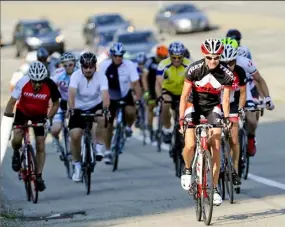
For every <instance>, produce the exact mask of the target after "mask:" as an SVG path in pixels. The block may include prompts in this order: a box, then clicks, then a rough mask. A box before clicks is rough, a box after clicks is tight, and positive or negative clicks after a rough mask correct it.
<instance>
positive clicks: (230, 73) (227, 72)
mask: <svg viewBox="0 0 285 227" xmlns="http://www.w3.org/2000/svg"><path fill="white" fill-rule="evenodd" d="M220 68H221V69H222V70H223V71H224V72H225V73H226V74H227V75H228V76H230V77H231V79H232V80H233V79H234V74H233V73H232V72H231V71H230V70H229V69H228V68H226V67H225V66H223V65H222V64H220Z"/></svg>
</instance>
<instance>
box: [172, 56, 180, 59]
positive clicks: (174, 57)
mask: <svg viewBox="0 0 285 227" xmlns="http://www.w3.org/2000/svg"><path fill="white" fill-rule="evenodd" d="M182 58H183V56H171V59H173V60H181V59H182Z"/></svg>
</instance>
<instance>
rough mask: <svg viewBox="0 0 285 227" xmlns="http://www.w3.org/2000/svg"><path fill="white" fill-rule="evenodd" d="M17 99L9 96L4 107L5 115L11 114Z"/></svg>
mask: <svg viewBox="0 0 285 227" xmlns="http://www.w3.org/2000/svg"><path fill="white" fill-rule="evenodd" d="M17 100H18V99H16V98H14V97H13V96H11V98H10V99H9V101H8V103H7V105H6V109H5V113H6V114H13V110H14V107H15V105H16V102H17Z"/></svg>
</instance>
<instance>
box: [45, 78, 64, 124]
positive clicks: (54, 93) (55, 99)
mask: <svg viewBox="0 0 285 227" xmlns="http://www.w3.org/2000/svg"><path fill="white" fill-rule="evenodd" d="M48 86H49V88H50V92H51V101H52V106H51V108H50V109H49V112H48V115H47V117H48V118H49V119H52V118H53V117H54V115H55V114H56V113H57V110H58V108H59V99H60V98H61V95H60V92H59V90H58V88H57V85H56V84H55V82H54V81H53V80H51V79H49V80H48Z"/></svg>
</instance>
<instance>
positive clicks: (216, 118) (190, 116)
mask: <svg viewBox="0 0 285 227" xmlns="http://www.w3.org/2000/svg"><path fill="white" fill-rule="evenodd" d="M221 108H222V107H221V105H220V104H219V105H217V106H215V107H214V108H213V109H212V110H209V111H205V112H200V111H195V108H194V105H193V104H192V103H190V102H187V107H186V110H185V113H184V118H185V120H187V122H188V125H189V126H191V125H192V126H195V125H198V124H200V116H201V115H203V116H204V117H205V118H206V119H207V120H208V124H220V123H221V119H222V115H223V114H222V109H221Z"/></svg>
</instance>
